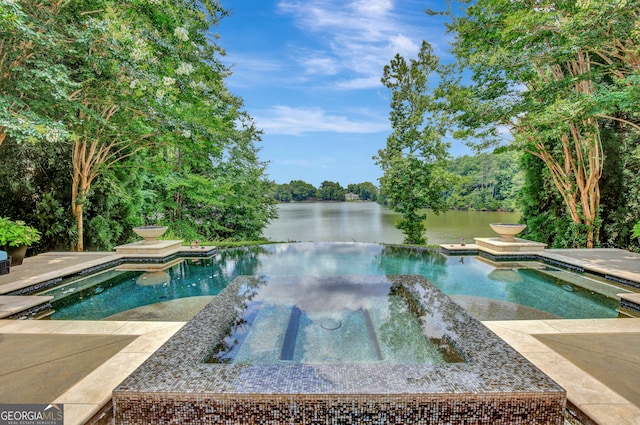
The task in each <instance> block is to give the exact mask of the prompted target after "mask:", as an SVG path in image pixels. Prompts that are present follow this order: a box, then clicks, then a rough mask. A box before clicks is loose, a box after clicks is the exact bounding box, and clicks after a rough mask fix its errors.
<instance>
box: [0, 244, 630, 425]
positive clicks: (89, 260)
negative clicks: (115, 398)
mask: <svg viewBox="0 0 640 425" xmlns="http://www.w3.org/2000/svg"><path fill="white" fill-rule="evenodd" d="M182 250H187V251H188V250H189V248H188V247H183V248H182ZM538 255H544V256H547V257H548V258H552V259H555V260H560V261H562V262H565V263H568V264H575V265H578V266H580V267H584V268H585V269H587V270H593V271H596V272H598V273H601V274H610V275H614V276H618V277H620V278H623V279H627V280H631V281H634V282H640V254H636V253H631V252H628V251H624V250H617V249H593V250H586V249H585V250H574V249H571V250H562V249H548V250H544V251H543V252H541V253H539V254H538ZM123 257H126V255H123V254H117V253H113V252H91V253H69V252H57V253H56V252H53V253H47V254H42V255H38V256H36V257H28V258H26V259H25V260H24V263H23V264H22V265H21V266H17V267H12V268H11V272H10V273H9V274H7V275H1V276H0V295H1V294H7V293H9V292H11V291H14V290H16V289H19V288H24V287H28V286H31V285H33V284H36V283H38V282H41V281H45V280H48V279H51V278H54V277H60V276H66V275H69V274H73V273H76V272H78V271H80V270H83V269H85V268H87V267H93V266H95V265H99V264H104V263H108V262H111V261H114V260H118V259H120V258H123ZM0 299H2V297H1V296H0ZM0 304H3V303H2V301H0ZM484 323H485V324H486V325H487V326H488V327H489V328H490V329H492V330H493V331H494V332H496V333H497V334H498V335H499V336H500V337H501V338H503V339H504V340H505V341H506V342H507V343H509V344H510V345H512V346H513V347H514V348H516V350H518V351H519V352H520V353H522V354H523V355H524V356H525V357H527V358H528V359H529V360H530V361H532V362H533V363H534V364H535V365H536V366H538V367H539V368H541V369H542V370H543V371H544V372H545V373H547V374H548V375H549V376H551V377H552V378H553V379H555V380H556V381H557V382H558V383H559V384H560V385H562V386H563V387H564V388H565V389H567V392H568V399H569V401H570V402H571V403H572V404H573V405H575V406H577V407H578V408H580V409H581V410H582V411H583V412H584V413H585V414H586V415H588V416H589V417H590V418H591V420H593V421H594V423H597V424H599V425H627V424H633V425H640V406H638V404H637V403H638V399H637V388H635V387H634V386H633V385H630V386H629V385H627V388H626V389H625V384H624V383H619V382H615V383H612V382H611V380H612V379H613V380H616V376H619V377H621V380H622V379H627V380H628V379H633V376H637V373H638V370H640V364H639V362H638V359H639V358H640V353H639V352H640V347H639V344H637V341H638V340H639V339H640V319H589V320H527V321H491V322H484ZM183 324H184V322H134V321H95V322H89V321H46V320H45V321H15V320H0V355H1V356H2V358H10V357H11V356H16V355H18V354H19V355H20V356H23V357H24V359H22V362H21V363H18V362H15V363H13V364H14V365H15V367H14V369H11V367H9V365H5V368H4V369H0V383H3V385H8V386H9V387H11V386H12V385H17V384H16V383H15V382H12V381H11V380H10V376H11V374H12V373H16V372H19V373H24V374H30V373H31V374H33V375H35V376H36V377H37V376H39V375H38V374H39V373H40V372H41V371H42V370H47V368H46V367H45V366H46V365H47V364H48V365H49V366H52V367H51V368H49V370H54V371H55V369H56V368H57V367H58V366H60V365H64V364H65V363H64V362H65V360H64V359H65V358H66V359H67V360H71V359H75V360H76V361H83V360H82V359H83V358H86V359H91V361H95V362H96V364H100V365H99V366H97V367H96V368H95V369H93V370H89V371H79V373H78V374H77V375H75V376H71V375H68V376H69V377H68V378H64V377H60V376H58V377H57V378H55V379H60V380H61V385H60V389H59V390H58V392H60V391H62V393H61V394H59V395H55V398H54V399H53V400H50V399H51V395H49V396H45V395H44V394H43V397H49V398H48V399H46V400H45V399H44V398H43V400H42V402H43V403H48V402H50V401H52V402H53V403H62V404H64V406H65V419H66V420H65V423H66V424H84V423H85V422H86V421H87V420H88V419H89V418H91V417H92V416H93V415H94V414H95V413H96V412H98V411H99V410H100V409H101V408H102V407H103V406H104V405H105V404H106V403H108V402H109V400H110V399H111V391H112V389H113V388H114V387H115V386H116V385H117V384H119V383H120V382H121V381H122V380H123V379H124V378H125V377H126V376H128V375H129V374H130V373H131V372H132V371H133V370H134V369H135V368H136V367H137V366H138V365H139V364H141V363H142V362H143V361H144V360H145V359H146V358H148V357H149V356H150V355H151V354H152V353H153V352H154V351H155V350H157V349H158V348H159V347H160V345H162V344H163V343H164V342H165V341H166V340H167V339H169V338H170V337H171V335H173V334H174V333H175V332H176V331H177V330H178V329H180V327H182V326H183ZM24 335H28V336H30V337H32V338H33V340H32V341H28V339H25V338H21V337H20V336H24ZM42 335H47V336H48V338H49V339H51V337H52V336H53V337H59V339H55V343H53V344H54V345H53V346H52V347H55V346H56V345H59V346H60V347H61V349H62V348H64V350H71V352H68V351H67V352H66V354H64V355H63V354H62V353H63V351H56V350H55V349H53V348H52V349H51V350H49V353H47V354H48V357H47V358H36V357H35V355H36V353H37V354H38V355H41V350H37V349H36V350H27V352H25V350H19V353H17V352H15V351H13V352H12V351H11V347H12V346H13V345H12V344H11V343H10V341H11V338H16V337H18V338H19V339H20V343H21V344H23V345H22V346H23V347H24V346H26V345H24V344H35V345H33V346H34V347H37V345H38V344H39V343H42V341H43V340H42V339H41V336H42ZM87 335H92V336H98V337H97V338H95V341H94V343H93V344H88V345H81V346H76V349H73V348H70V347H73V342H74V341H76V340H77V336H87ZM122 336H124V339H122ZM3 337H6V339H5V341H3V340H2V338H3ZM129 337H130V338H133V340H132V341H131V342H130V343H128V344H126V342H127V338H129ZM67 338H68V339H67ZM13 341H14V342H15V341H18V339H13ZM87 341H89V340H87ZM117 344H123V345H125V344H126V345H125V346H124V348H122V349H119V350H115V349H114V347H115V346H117ZM100 346H104V347H105V350H104V351H102V352H101V350H100V349H99V347H100ZM603 346H609V347H614V346H616V347H620V348H619V349H618V351H615V352H616V353H617V352H620V354H619V355H614V354H613V353H612V352H606V351H605V352H603V350H602V347H603ZM107 347H108V349H107ZM572 347H573V348H572ZM118 348H120V347H118ZM74 350H75V351H74ZM109 350H112V351H111V352H110V351H109ZM115 351H117V352H116V353H115V354H113V352H115ZM83 356H88V357H83ZM603 359H604V360H606V359H609V361H608V362H607V361H604V360H603ZM60 362H62V363H60ZM74 364H75V363H74ZM54 366H55V367H54ZM605 366H606V370H604V367H605ZM65 367H66V366H60V368H61V369H63V368H65ZM47 373H49V372H47ZM633 374H636V375H633ZM3 379H5V381H3ZM52 379H53V378H52ZM65 379H66V380H65ZM630 382H633V381H630ZM629 387H630V388H629ZM634 390H635V391H634ZM36 397H37V395H36ZM2 398H3V397H2V395H0V403H7V402H9V401H8V400H3V399H2Z"/></svg>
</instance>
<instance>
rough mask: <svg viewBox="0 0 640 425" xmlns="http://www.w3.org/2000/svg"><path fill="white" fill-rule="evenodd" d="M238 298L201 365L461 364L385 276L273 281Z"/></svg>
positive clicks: (250, 289)
mask: <svg viewBox="0 0 640 425" xmlns="http://www.w3.org/2000/svg"><path fill="white" fill-rule="evenodd" d="M249 291H250V292H251V293H250V294H247V292H249ZM243 295H244V297H245V298H247V299H250V301H249V302H248V303H247V304H246V307H245V310H244V312H243V314H242V315H241V317H240V319H239V320H237V322H236V325H235V326H234V328H233V329H232V331H231V332H230V333H229V334H228V335H227V336H226V337H225V338H224V340H223V341H221V342H220V344H219V345H218V346H217V347H216V348H215V349H214V351H213V354H212V355H211V356H210V357H209V359H208V362H210V363H224V364H230V363H237V364H277V363H281V362H295V363H351V362H357V363H363V362H380V361H384V362H386V363H387V364H440V363H443V362H457V361H462V360H461V359H460V358H459V357H458V356H457V355H454V353H455V350H454V349H453V348H452V347H451V346H450V345H449V344H448V342H447V341H446V340H444V339H443V338H439V337H436V335H431V337H427V336H426V335H425V328H433V327H434V326H433V324H426V323H425V324H423V323H421V320H426V319H424V318H423V319H420V318H418V316H417V315H416V314H415V312H413V311H411V307H410V306H411V305H412V303H413V304H415V303H416V301H415V300H412V299H410V298H409V296H408V295H407V294H405V293H402V292H400V291H398V290H397V288H392V284H391V282H390V281H388V280H386V279H385V277H384V276H370V275H369V276H364V277H362V276H345V275H342V276H322V277H318V276H277V277H270V278H268V279H265V280H264V284H263V285H261V286H259V287H254V288H243ZM438 336H440V335H438Z"/></svg>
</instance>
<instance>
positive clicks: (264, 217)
mask: <svg viewBox="0 0 640 425" xmlns="http://www.w3.org/2000/svg"><path fill="white" fill-rule="evenodd" d="M225 15H226V11H225V10H224V9H222V8H221V6H220V5H219V2H217V1H215V0H188V1H185V2H164V1H153V2H139V1H134V2H115V1H113V0H95V1H88V0H78V1H74V2H58V1H54V2H35V1H29V0H26V1H19V2H18V1H16V2H2V4H1V5H0V31H1V32H2V36H3V37H2V39H1V40H0V74H1V75H2V77H3V78H2V79H0V106H2V107H1V108H0V143H2V144H1V145H0V156H1V157H2V158H3V159H4V158H16V159H17V160H19V161H18V163H17V164H18V165H19V168H18V167H16V168H18V169H17V170H15V172H13V171H11V170H5V169H4V166H6V165H8V163H4V162H3V163H2V164H1V165H2V166H3V170H2V173H0V175H9V174H12V173H13V174H15V175H19V176H22V177H23V180H24V181H23V182H21V187H18V186H17V185H13V186H11V187H6V186H4V182H2V183H1V184H3V187H2V189H3V195H5V194H7V196H6V197H5V196H2V197H0V205H2V207H3V208H2V209H7V208H11V209H12V210H13V209H15V210H16V213H17V214H20V215H22V216H24V215H36V211H38V214H37V215H36V217H35V218H36V219H40V218H41V217H42V218H43V219H44V217H46V218H47V219H50V220H56V223H55V225H53V224H51V225H50V226H48V229H51V230H52V232H54V229H55V234H53V233H52V234H50V235H47V234H46V233H45V237H44V238H43V241H47V242H48V243H51V241H54V240H57V241H60V240H61V239H62V238H61V237H60V236H61V235H64V234H65V233H66V236H65V237H64V239H65V240H67V241H69V242H71V243H72V245H75V248H76V249H78V250H82V249H83V248H84V233H85V226H90V228H89V229H88V234H89V235H90V241H91V242H92V243H96V244H99V245H100V246H99V247H104V248H111V247H112V246H113V244H114V242H116V241H119V242H123V241H126V239H127V238H128V237H130V235H131V227H132V226H134V225H139V224H142V222H143V221H147V220H149V221H153V222H154V223H155V222H158V224H161V223H159V222H160V221H163V222H164V223H163V224H171V227H172V231H175V234H176V236H183V235H184V236H185V237H186V236H192V235H193V234H194V233H195V234H196V235H197V236H199V237H202V236H204V235H206V236H207V237H209V236H211V237H212V238H226V237H230V236H233V237H235V238H241V237H245V238H247V237H250V238H253V237H258V236H259V235H260V233H261V231H262V229H263V228H264V226H265V225H266V223H267V222H268V220H269V219H270V218H271V217H273V215H274V214H275V210H274V206H273V200H272V199H271V198H270V197H268V196H266V195H265V194H266V192H267V190H266V186H268V184H269V182H268V180H266V178H265V177H264V171H265V167H266V163H263V162H261V161H259V160H258V158H257V148H256V146H255V144H254V142H255V141H259V140H260V132H259V131H258V130H257V129H255V127H254V125H253V123H252V120H251V118H250V117H249V116H248V115H247V114H246V113H245V112H243V111H242V109H241V108H242V101H241V100H240V99H239V98H237V97H235V96H233V95H232V94H231V93H229V91H228V90H227V88H226V87H225V85H224V84H223V79H224V77H225V76H227V75H229V71H228V70H227V69H226V68H225V67H224V66H223V65H222V64H221V62H220V60H219V58H218V56H219V55H220V54H223V50H222V49H221V48H220V47H219V46H218V45H217V44H215V42H213V41H212V40H213V39H212V38H211V37H210V35H211V33H210V29H211V27H212V26H213V25H215V24H216V23H217V22H218V20H219V19H221V18H222V17H224V16H225ZM5 147H7V148H8V149H5ZM10 150H12V151H10ZM60 158H63V159H64V160H63V161H59V160H60ZM68 158H70V161H69V160H68ZM56 159H57V160H58V161H59V163H55V162H56ZM5 171H6V172H5ZM21 172H22V173H21ZM41 174H42V175H44V176H43V177H41V176H40V175H41ZM53 176H55V178H56V179H55V181H53V180H51V178H52V177H53ZM47 178H48V179H47ZM4 189H8V190H6V191H5V190H4ZM20 192H24V194H23V195H20ZM9 193H10V195H9ZM5 200H6V201H5ZM6 203H11V205H9V206H8V207H7V206H6V205H5V204H6ZM64 203H67V205H70V207H69V208H68V209H66V208H62V207H61V205H64ZM182 207H185V208H182ZM185 209H188V213H186V214H185ZM69 211H70V212H72V214H73V217H74V220H75V223H76V225H75V227H76V229H77V230H76V231H74V230H73V229H68V228H67V225H68V221H67V217H66V214H67V212H69ZM87 214H89V215H87ZM119 215H120V217H118V216H119ZM61 226H62V227H63V228H64V229H61ZM65 229H66V230H65ZM182 231H184V232H185V233H184V234H183V233H182ZM76 236H77V238H76Z"/></svg>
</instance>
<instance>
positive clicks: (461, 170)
mask: <svg viewBox="0 0 640 425" xmlns="http://www.w3.org/2000/svg"><path fill="white" fill-rule="evenodd" d="M520 156H521V153H520V152H518V151H506V152H502V153H497V154H486V153H484V154H478V155H475V156H467V155H465V156H461V157H458V158H454V159H453V160H451V163H450V165H449V167H448V171H449V172H451V173H452V174H454V175H456V176H458V177H459V178H458V179H456V180H455V181H454V184H453V186H452V188H451V190H450V191H449V192H448V193H447V205H448V207H449V208H453V209H474V210H482V211H484V210H486V211H498V210H501V211H515V210H517V209H518V203H517V196H518V193H519V191H520V188H521V187H522V185H523V182H524V173H523V171H522V168H521V163H520Z"/></svg>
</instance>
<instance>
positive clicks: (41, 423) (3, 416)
mask: <svg viewBox="0 0 640 425" xmlns="http://www.w3.org/2000/svg"><path fill="white" fill-rule="evenodd" d="M0 425H64V405H63V404H0Z"/></svg>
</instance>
